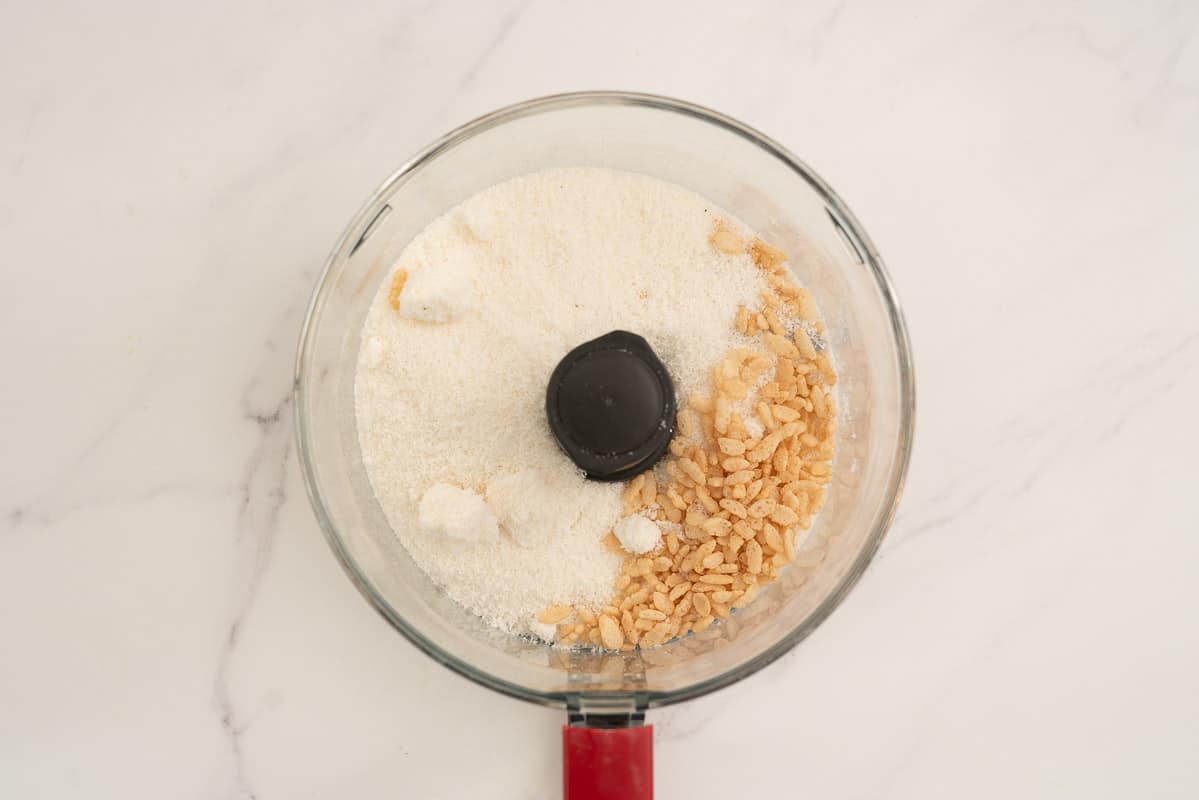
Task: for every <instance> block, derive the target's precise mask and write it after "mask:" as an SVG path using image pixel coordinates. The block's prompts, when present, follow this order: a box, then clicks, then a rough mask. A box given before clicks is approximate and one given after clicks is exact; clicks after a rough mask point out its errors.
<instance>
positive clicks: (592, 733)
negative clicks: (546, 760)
mask: <svg viewBox="0 0 1199 800" xmlns="http://www.w3.org/2000/svg"><path fill="white" fill-rule="evenodd" d="M562 793H563V797H564V798H565V800H653V798H654V726H653V725H640V726H637V727H633V728H572V727H570V726H569V725H563V726H562Z"/></svg>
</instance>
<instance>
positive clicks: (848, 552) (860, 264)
mask: <svg viewBox="0 0 1199 800" xmlns="http://www.w3.org/2000/svg"><path fill="white" fill-rule="evenodd" d="M574 165H590V166H602V167H609V168H612V169H620V170H627V171H631V172H638V173H643V174H646V175H651V176H654V177H656V178H661V179H663V180H666V181H670V182H672V183H676V184H678V185H680V186H684V187H686V188H688V189H691V190H693V191H695V192H698V193H699V194H701V195H703V196H704V197H707V198H709V199H710V200H712V201H713V202H715V203H717V204H719V205H720V206H722V207H723V208H725V209H726V210H728V211H729V212H731V213H733V214H735V215H736V216H737V217H739V218H740V219H741V220H743V221H744V222H746V223H747V224H749V225H750V226H751V227H753V228H754V229H756V230H757V231H758V232H759V233H760V234H761V235H762V236H763V238H765V239H766V240H767V241H769V242H772V243H774V244H776V245H778V246H780V247H782V248H783V249H784V250H785V251H786V252H787V253H788V254H789V255H790V263H791V264H792V266H793V268H794V270H795V272H796V274H797V276H798V278H799V280H800V281H801V282H802V283H803V285H804V286H806V287H807V288H808V289H809V290H810V291H811V292H812V294H813V295H814V296H815V298H816V300H817V302H818V303H819V304H820V307H821V309H822V310H823V312H824V319H825V323H826V325H827V326H828V329H829V341H830V343H831V344H830V346H831V348H832V350H833V354H834V357H835V359H836V363H837V365H838V369H839V372H840V382H839V384H838V392H839V397H838V405H839V408H840V418H839V422H840V426H839V441H838V448H837V456H836V462H835V464H834V469H833V481H832V483H831V485H830V487H829V494H828V502H827V505H826V506H825V509H824V511H823V512H822V513H821V514H820V515H819V517H818V518H817V522H816V524H815V526H814V528H813V530H812V532H811V534H810V536H809V537H808V539H807V541H806V543H805V545H804V547H803V549H802V550H801V551H800V553H799V555H798V558H797V561H796V563H794V564H793V565H791V566H790V567H789V568H788V569H787V570H786V571H785V572H784V573H783V576H782V577H781V578H780V579H779V580H778V581H776V582H775V583H773V584H771V585H770V586H769V588H768V589H767V590H765V591H763V592H762V594H761V595H760V596H759V597H758V599H757V600H755V601H754V603H752V604H751V605H750V606H748V607H747V608H744V609H741V610H740V611H738V612H737V613H735V614H734V615H733V616H732V617H731V618H730V619H729V620H727V621H726V622H724V623H722V624H719V625H715V626H713V627H711V628H709V629H708V630H707V631H705V632H703V633H702V634H699V635H690V636H687V637H686V638H683V639H681V640H677V641H673V642H669V643H667V644H664V645H661V646H659V647H656V648H652V649H649V650H646V651H632V652H627V653H602V654H601V653H595V652H584V651H564V650H559V649H554V648H551V647H549V646H547V645H544V644H540V643H537V642H533V641H529V640H526V639H523V638H520V637H516V636H510V635H506V634H503V633H500V632H498V631H496V630H494V629H491V628H488V627H486V626H485V625H483V624H482V622H481V621H480V620H479V619H478V618H477V617H475V616H474V615H472V614H470V613H469V612H467V611H466V610H464V609H463V608H461V607H460V606H458V605H457V604H455V603H453V602H452V601H450V600H449V599H448V598H447V597H446V596H445V594H444V593H442V592H441V591H440V590H438V589H437V587H435V586H434V585H433V583H432V582H431V581H430V580H429V578H428V577H427V576H426V575H425V573H424V572H423V571H422V570H421V569H420V568H419V567H418V566H417V565H416V564H415V563H413V561H412V559H411V558H410V557H409V555H408V553H407V552H406V551H405V550H404V548H403V547H402V546H401V545H400V543H399V541H398V540H397V539H396V537H395V535H394V534H393V533H392V531H391V530H390V528H389V527H388V524H387V522H386V520H385V519H384V517H383V513H382V511H381V509H380V508H379V505H378V503H377V502H376V500H375V497H374V494H373V493H372V491H371V487H370V483H369V482H368V480H367V476H366V472H365V470H364V468H363V465H362V460H361V457H360V453H359V449H358V438H357V434H356V430H355V417H354V402H353V383H354V366H355V362H356V358H355V357H356V354H357V352H358V345H359V336H360V332H361V329H362V323H363V319H364V318H365V315H366V312H367V308H368V306H369V305H370V301H371V299H372V297H373V296H374V294H375V292H376V291H377V290H378V286H379V282H380V280H381V279H382V278H383V276H384V275H386V274H387V272H388V268H389V266H390V265H391V264H392V263H393V262H394V260H395V258H396V257H397V256H398V254H399V252H400V250H402V249H403V247H404V245H406V244H407V243H408V242H409V241H410V240H411V239H412V238H413V237H414V236H416V234H417V233H419V232H420V231H421V229H423V228H424V227H425V226H426V225H427V224H428V223H429V222H430V221H432V220H433V219H435V218H436V217H438V216H439V215H441V214H442V213H444V212H445V211H447V210H449V209H450V208H452V207H453V206H455V205H457V204H458V203H459V202H461V201H462V200H464V199H466V198H467V197H469V196H471V195H472V194H474V193H475V192H477V191H479V190H481V189H483V188H485V187H487V186H490V185H492V184H495V183H497V182H499V181H503V180H505V179H507V178H511V177H514V176H516V175H520V174H522V173H527V172H530V171H534V170H540V169H546V168H550V167H562V166H574ZM913 390H914V389H913V375H912V362H911V353H910V351H909V345H908V338H907V334H906V331H905V328H904V322H903V317H902V315H901V313H900V310H899V304H898V301H897V300H896V297H895V292H894V290H893V289H892V287H891V282H890V280H889V278H888V276H887V274H886V272H885V270H884V269H883V265H882V262H881V260H880V259H879V256H878V253H877V251H876V250H875V248H874V245H873V244H872V243H871V242H870V239H869V237H867V236H866V234H865V232H864V231H863V230H862V228H861V226H860V225H859V224H858V222H857V220H856V219H854V217H853V215H852V214H851V213H850V212H849V210H848V209H847V208H846V207H845V205H844V203H842V202H841V200H840V199H839V198H838V197H837V196H836V195H835V194H834V193H833V192H832V190H831V189H829V187H828V186H827V185H825V183H824V182H823V181H822V180H821V179H820V178H819V177H817V176H816V175H815V174H814V173H813V172H812V170H811V169H809V168H808V167H807V166H805V165H804V164H803V163H801V162H800V161H799V160H798V159H796V158H795V157H794V156H793V155H791V154H790V153H788V152H787V151H786V150H785V149H784V148H782V147H781V146H780V145H778V144H777V143H776V142H774V141H771V140H770V139H768V138H767V137H765V136H763V135H762V134H760V133H758V132H756V131H754V130H752V129H750V128H748V127H746V126H745V125H742V124H741V123H739V122H737V121H735V120H732V119H730V118H728V117H726V116H723V115H721V114H718V113H716V112H714V111H709V110H707V109H704V108H700V107H698V106H694V105H691V104H689V103H684V102H680V101H678V100H671V99H667V98H662V97H653V96H649V95H638V94H627V93H615V92H587V93H579V94H568V95H558V96H554V97H546V98H542V99H539V100H532V101H529V102H526V103H521V104H519V105H515V106H511V107H509V108H505V109H502V110H500V111H497V112H495V113H492V114H489V115H487V116H485V117H482V118H480V119H477V120H475V121H474V122H471V123H469V124H467V125H464V126H463V127H461V128H459V129H458V130H456V131H453V132H452V133H450V134H449V135H447V136H445V137H444V138H442V139H441V140H439V141H437V142H435V143H434V144H433V145H431V146H430V147H428V148H427V149H426V150H425V151H423V152H422V153H420V154H419V155H417V156H416V157H415V158H413V159H412V160H411V161H409V162H408V163H407V164H405V165H404V166H403V167H401V168H400V169H399V171H397V172H396V173H395V174H394V175H392V177H391V178H389V179H388V180H387V182H386V183H384V184H383V186H382V187H381V188H380V189H379V191H377V192H376V193H375V194H374V196H373V197H371V198H370V200H369V201H368V202H367V204H366V206H365V207H364V208H363V209H362V210H361V211H360V212H359V213H358V214H357V215H356V216H355V217H354V219H353V221H351V222H350V224H349V227H348V228H347V229H346V231H345V233H344V234H343V235H342V237H341V239H340V241H338V243H337V245H336V247H335V248H334V249H333V253H332V254H331V255H330V257H329V260H328V263H327V265H326V267H325V270H324V272H323V274H322V275H321V278H320V280H319V282H318V283H317V286H316V290H315V292H314V294H313V297H312V301H311V304H310V306H309V309H308V316H307V319H306V321H305V324H304V329H303V333H302V335H301V339H300V348H299V355H298V361H297V367H296V389H295V391H296V424H297V429H298V438H299V452H300V459H301V462H302V464H303V469H304V477H305V480H306V482H307V486H308V492H309V495H310V497H311V500H312V505H313V507H314V508H315V510H316V514H317V517H318V518H319V520H320V524H321V526H322V528H323V529H324V531H325V535H326V536H327V538H328V540H329V544H330V545H331V546H332V548H333V551H334V552H335V553H336V554H337V557H338V558H339V559H340V560H341V563H342V565H343V566H344V567H345V570H346V572H347V573H348V574H349V576H350V578H351V579H352V580H353V581H354V583H355V584H356V585H357V586H358V588H359V590H360V591H361V592H362V594H363V595H364V596H365V597H366V598H367V599H368V600H369V601H370V602H371V604H372V605H374V607H375V608H376V609H377V610H378V611H379V612H380V613H381V614H382V615H383V616H384V617H385V618H386V619H387V621H388V622H390V623H391V624H392V625H393V626H394V627H395V628H396V630H398V631H399V632H400V633H402V634H404V636H406V637H407V638H408V639H409V640H410V641H412V642H413V643H414V644H415V645H416V646H417V647H419V648H421V649H422V650H424V651H425V652H426V653H428V654H429V655H431V656H432V657H433V658H435V659H437V660H438V661H440V662H441V663H443V664H446V665H447V666H449V667H451V668H453V669H454V670H456V671H458V672H460V673H461V674H463V675H465V676H466V677H468V678H470V679H472V680H475V681H478V682H479V683H481V684H484V685H486V686H490V687H492V688H493V689H497V690H499V691H501V692H504V693H506V694H510V695H512V696H514V697H519V698H523V699H526V700H531V701H535V702H539V703H544V704H547V705H552V706H562V707H568V708H579V707H580V706H584V707H595V708H599V707H602V706H603V705H604V704H605V703H608V704H611V706H612V707H614V708H616V707H628V706H635V707H637V708H640V709H644V708H646V707H650V706H655V705H664V704H667V703H673V702H678V701H680V700H685V699H687V698H691V697H695V696H698V695H701V694H704V693H706V692H710V691H713V690H715V689H718V688H720V687H722V686H726V685H728V684H730V683H732V682H734V681H737V680H740V679H741V678H744V677H745V676H747V675H750V674H752V673H753V672H755V671H757V670H758V669H761V668H762V667H763V666H765V665H766V664H768V663H770V662H771V661H773V660H774V659H776V658H778V657H779V656H780V655H782V654H783V653H785V652H786V651H787V650H789V649H790V648H792V647H794V646H795V645H796V644H797V643H798V642H799V641H801V640H802V639H803V638H804V637H805V636H807V635H808V634H809V633H811V632H812V630H813V629H815V627H816V626H817V625H819V624H820V622H821V621H822V620H823V619H824V618H825V617H827V616H828V614H829V613H830V612H831V611H832V610H833V609H834V608H835V607H836V606H837V604H838V603H840V602H841V600H842V599H843V598H844V597H845V595H846V593H847V592H848V591H849V589H850V588H851V587H852V586H853V585H854V583H855V582H856V581H857V579H858V578H859V577H860V576H861V574H862V572H863V570H865V568H866V565H867V564H868V563H869V561H870V559H871V557H872V556H873V555H874V553H875V551H876V550H877V549H878V546H879V543H880V541H881V540H882V538H883V535H884V533H885V532H886V530H887V526H888V525H889V524H890V522H891V518H892V516H893V515H894V512H895V507H896V503H897V502H898V500H899V496H900V492H901V488H902V486H903V480H904V475H905V472H906V470H907V465H908V457H909V453H910V449H911V443H912V423H913V403H914V395H913Z"/></svg>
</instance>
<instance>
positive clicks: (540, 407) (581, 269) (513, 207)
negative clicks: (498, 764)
mask: <svg viewBox="0 0 1199 800" xmlns="http://www.w3.org/2000/svg"><path fill="white" fill-rule="evenodd" d="M718 217H722V218H725V219H731V218H730V217H729V215H728V214H726V213H725V212H723V211H721V210H720V209H718V208H716V207H715V206H713V205H712V204H710V203H708V202H706V201H705V200H704V199H703V198H701V197H699V196H698V195H696V194H693V193H691V192H689V191H686V190H684V189H682V188H680V187H677V186H674V185H671V184H667V183H663V182H661V181H657V180H654V179H651V178H647V177H644V176H640V175H633V174H629V173H622V172H614V171H610V170H601V169H593V168H572V169H562V170H553V171H547V172H541V173H535V174H530V175H525V176H521V177H519V178H515V179H513V180H510V181H507V182H505V183H501V184H498V185H496V186H493V187H491V188H489V189H486V190H484V191H482V192H480V193H479V194H477V195H475V196H473V197H471V198H470V199H468V200H467V201H466V202H464V203H463V204H462V205H460V206H459V207H457V208H455V209H453V210H452V211H450V212H449V213H448V214H446V215H444V216H443V217H441V218H439V219H437V220H435V221H434V222H433V223H431V224H430V225H429V226H428V227H427V228H426V229H425V230H424V231H423V232H421V234H420V235H419V236H417V237H416V239H415V240H413V241H412V242H411V244H409V245H408V246H407V248H406V249H405V250H404V251H403V253H402V254H401V256H400V259H399V261H398V263H397V264H396V266H395V268H397V269H398V268H403V269H406V270H408V271H409V279H408V280H409V284H408V285H406V286H405V289H404V292H403V294H402V295H401V298H400V307H401V313H400V314H397V313H395V311H394V310H392V308H391V307H390V306H389V305H388V302H387V293H388V289H389V287H390V283H391V281H390V277H388V278H386V279H384V281H383V282H382V285H381V287H380V290H379V292H378V294H377V295H376V297H375V300H374V302H373V304H372V306H371V308H370V310H369V312H368V314H367V318H366V322H365V325H364V329H363V336H362V342H363V344H362V347H361V349H360V352H359V356H358V366H357V375H356V380H355V396H356V404H357V419H358V435H359V440H360V443H361V447H362V458H363V463H364V464H365V466H366V469H367V473H368V475H369V477H370V480H371V484H372V486H373V487H374V490H375V495H376V497H377V498H378V500H379V503H380V505H381V507H382V509H383V512H384V514H385V515H386V517H387V519H388V521H389V522H390V523H391V526H392V528H393V529H394V530H395V532H396V535H397V536H398V537H399V539H400V541H401V542H402V543H403V545H404V546H405V547H406V548H407V549H408V551H409V552H410V553H411V554H412V557H413V558H414V559H415V560H416V561H417V563H418V564H420V566H421V567H422V568H423V569H424V570H425V571H426V572H427V573H428V574H429V575H430V577H431V578H432V579H433V581H434V582H435V583H437V584H438V585H439V586H442V587H443V588H444V589H445V591H446V592H447V593H448V594H449V595H450V597H452V598H453V599H454V600H456V601H457V602H459V603H461V604H462V605H464V606H465V607H467V608H468V609H470V610H472V611H474V612H475V613H477V614H479V615H480V616H482V617H483V618H484V619H485V620H486V621H487V622H488V623H490V624H492V625H495V626H497V627H499V628H501V629H504V630H511V631H528V630H530V623H529V620H530V619H531V618H532V617H533V616H534V615H535V614H536V613H538V612H539V611H541V610H542V609H544V608H546V607H548V606H550V605H553V604H556V603H575V604H586V605H590V606H599V605H602V604H603V603H604V602H606V601H607V600H608V599H609V596H610V594H611V593H612V591H613V588H614V581H615V579H616V576H617V573H618V570H619V566H620V561H621V557H620V556H619V555H617V554H615V553H612V552H610V551H609V550H608V549H607V548H606V547H605V546H604V544H603V543H602V540H603V538H604V537H605V536H606V535H607V534H608V532H609V531H611V530H612V529H613V526H614V525H615V524H616V523H617V522H618V521H619V520H620V518H621V516H622V515H621V501H620V491H621V484H604V483H597V482H594V481H587V480H585V479H584V478H583V477H582V475H581V474H580V473H579V472H578V471H577V470H576V469H575V467H574V465H573V464H572V463H571V462H570V460H569V459H568V458H567V457H566V456H565V455H563V454H562V453H561V451H560V450H559V449H558V447H557V445H556V443H555V442H554V439H553V437H552V436H551V434H550V432H549V428H548V425H547V423H546V420H545V388H546V381H547V380H548V378H549V375H550V373H551V372H552V371H553V369H554V366H555V365H556V364H557V363H558V361H559V360H560V359H561V358H562V356H563V355H565V354H566V352H567V351H569V350H570V349H571V348H573V347H575V346H576V345H578V344H581V343H582V342H585V341H587V340H589V339H594V338H595V337H597V336H601V335H603V334H605V333H608V332H609V331H612V330H616V329H623V330H628V331H633V332H635V333H638V334H640V335H642V336H644V337H645V338H646V339H647V340H648V341H649V343H650V345H651V346H652V347H653V348H654V350H655V351H656V352H657V353H658V355H659V356H660V357H661V358H662V361H663V362H664V363H665V364H666V366H667V368H668V369H669V370H670V373H671V375H672V377H673V378H674V381H675V387H676V390H677V392H678V395H679V397H680V400H682V399H683V398H685V397H686V396H687V395H688V394H689V393H691V392H693V391H697V390H699V391H702V392H705V393H706V392H707V391H708V389H709V385H710V376H711V370H712V368H713V367H715V366H716V365H717V364H718V363H719V361H720V360H721V359H722V358H723V356H724V355H725V354H726V353H727V351H728V350H730V349H731V348H733V347H738V346H745V345H748V344H749V342H748V341H747V340H745V339H743V338H742V337H740V336H738V335H737V334H736V333H735V331H734V329H733V320H734V318H735V315H736V311H737V306H738V305H742V304H744V305H746V306H753V305H755V304H756V303H757V302H758V293H759V292H760V291H761V290H762V289H763V288H764V287H765V283H764V281H763V280H762V278H761V275H760V273H759V271H758V270H757V268H756V267H755V266H754V265H753V262H752V261H751V259H750V258H749V256H748V255H744V254H738V255H734V256H728V255H723V254H721V253H719V252H717V251H716V250H714V249H713V248H712V247H711V246H710V245H709V243H708V234H709V233H710V231H711V229H712V225H713V221H714V220H715V219H716V218H718ZM742 232H743V233H744V234H745V235H747V236H749V235H752V234H751V233H750V232H749V231H748V230H745V229H742ZM441 269H447V270H449V271H450V272H451V273H452V274H451V275H450V276H449V277H448V278H447V279H446V280H440V279H437V278H436V271H437V270H441ZM426 270H427V271H428V272H427V273H426V274H425V276H424V277H422V273H423V272H425V271H426ZM413 287H416V289H415V290H413V295H412V296H410V295H409V290H410V289H413ZM426 307H428V309H429V311H427V312H426V311H425V310H424V309H425V308H426ZM406 308H411V309H413V311H411V312H406V311H405V309H406ZM412 315H415V316H418V317H421V318H419V319H413V318H410V317H411V316H412ZM422 315H423V316H422ZM431 320H436V321H438V322H439V323H440V324H430V321H431ZM438 483H445V484H450V485H452V486H456V487H463V488H466V489H470V490H472V491H473V492H478V493H479V494H481V495H482V496H485V497H486V498H487V502H488V504H489V505H490V507H491V510H492V512H493V513H494V514H495V516H496V517H497V518H498V520H499V522H500V527H501V534H500V536H499V537H498V539H496V540H495V541H492V542H487V541H481V542H477V543H472V544H469V545H466V544H464V543H463V542H460V541H455V540H452V539H450V538H449V537H447V536H445V535H439V534H438V533H437V531H436V528H435V526H434V527H433V528H429V529H426V527H425V526H422V525H421V524H420V519H419V516H418V504H419V502H420V500H421V498H422V496H423V495H424V494H425V493H426V491H427V490H428V489H429V488H430V487H431V486H433V485H435V484H438Z"/></svg>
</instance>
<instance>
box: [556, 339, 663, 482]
mask: <svg viewBox="0 0 1199 800" xmlns="http://www.w3.org/2000/svg"><path fill="white" fill-rule="evenodd" d="M675 408H676V405H675V396H674V384H673V383H672V382H671V380H670V374H669V373H668V372H667V371H666V367H665V366H664V365H663V364H662V361H661V360H660V359H659V358H658V356H657V355H656V354H655V353H654V351H653V348H651V347H650V346H649V343H648V342H647V341H645V339H642V338H641V337H640V336H638V335H637V334H635V333H629V332H627V331H612V333H609V334H605V335H604V336H601V337H599V338H598V339H592V340H591V341H590V342H584V343H583V344H581V345H579V346H578V347H576V348H575V349H574V350H571V351H570V352H569V353H567V354H566V357H565V358H563V359H562V361H561V362H559V363H558V366H557V367H556V368H555V369H554V372H553V374H552V375H551V376H550V382H549V386H548V387H547V388H546V392H545V413H546V416H547V417H548V418H549V423H550V430H551V431H553V433H554V437H555V438H556V439H557V440H558V444H559V445H560V446H561V447H562V450H563V451H564V452H565V453H566V455H568V456H570V460H571V461H573V462H575V464H577V465H578V466H579V468H580V469H582V470H583V472H584V473H585V474H586V475H587V477H588V478H592V479H594V480H597V481H623V480H627V479H629V478H631V477H633V476H634V475H637V474H638V473H640V472H644V471H645V470H647V469H649V468H650V467H652V466H653V465H654V464H655V463H657V461H658V459H660V458H661V457H662V456H663V455H664V454H665V453H666V448H667V447H668V446H669V445H670V437H671V436H673V435H674V420H675Z"/></svg>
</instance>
